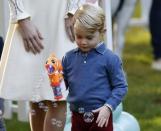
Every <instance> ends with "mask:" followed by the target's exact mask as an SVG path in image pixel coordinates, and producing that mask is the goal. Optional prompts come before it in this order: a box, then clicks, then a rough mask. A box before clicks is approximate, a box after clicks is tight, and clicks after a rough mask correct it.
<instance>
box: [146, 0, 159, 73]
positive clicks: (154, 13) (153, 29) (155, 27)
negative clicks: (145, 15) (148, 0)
mask: <svg viewBox="0 0 161 131" xmlns="http://www.w3.org/2000/svg"><path fill="white" fill-rule="evenodd" d="M149 26H150V33H151V44H152V47H153V55H154V61H153V63H152V68H153V69H155V70H158V71H161V0H153V1H152V7H151V10H150V19H149Z"/></svg>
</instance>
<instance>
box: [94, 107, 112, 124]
mask: <svg viewBox="0 0 161 131" xmlns="http://www.w3.org/2000/svg"><path fill="white" fill-rule="evenodd" d="M93 112H94V113H96V112H99V114H98V117H97V120H96V123H98V127H103V126H104V125H105V127H107V125H108V120H109V117H110V114H111V110H110V109H109V108H108V107H107V106H102V107H100V108H98V109H96V110H93Z"/></svg>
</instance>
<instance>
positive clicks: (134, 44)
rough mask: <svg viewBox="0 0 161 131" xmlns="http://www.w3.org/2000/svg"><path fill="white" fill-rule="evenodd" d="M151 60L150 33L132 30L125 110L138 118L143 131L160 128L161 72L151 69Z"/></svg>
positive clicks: (126, 63) (127, 51)
mask: <svg viewBox="0 0 161 131" xmlns="http://www.w3.org/2000/svg"><path fill="white" fill-rule="evenodd" d="M152 58H153V56H152V48H151V44H150V35H149V33H148V31H147V30H145V29H139V28H132V29H130V30H129V31H128V32H127V35H126V46H125V49H124V55H123V61H124V68H125V70H126V73H127V76H128V84H129V92H128V95H127V97H126V99H125V101H124V110H126V111H127V112H129V113H131V114H133V115H134V116H135V117H136V118H137V119H138V121H139V123H140V127H141V131H160V129H161V123H160V122H161V115H160V114H161V110H160V109H161V72H158V71H154V70H152V69H151V62H152Z"/></svg>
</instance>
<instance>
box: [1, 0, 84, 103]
mask: <svg viewBox="0 0 161 131" xmlns="http://www.w3.org/2000/svg"><path fill="white" fill-rule="evenodd" d="M67 2H68V4H67ZM81 2H83V0H82V1H81V0H73V1H72V0H71V1H67V0H9V3H10V9H11V23H10V25H9V29H8V33H7V37H6V41H5V46H4V49H3V53H2V58H1V63H0V97H2V98H5V99H10V100H30V101H41V100H54V96H53V92H52V89H51V87H50V83H49V79H48V76H47V72H46V70H45V67H44V64H45V62H46V59H47V58H48V56H49V55H50V54H51V53H52V52H54V53H55V54H56V56H57V57H58V58H60V59H61V58H62V56H63V55H64V54H65V52H66V51H68V50H70V49H72V48H74V46H75V45H74V44H73V43H71V42H70V41H69V39H68V38H67V36H66V33H65V28H64V16H65V13H66V9H68V10H71V11H73V10H75V9H76V8H78V7H77V6H78V5H79V4H80V3H81ZM78 3H79V4H78ZM67 5H68V6H67ZM29 16H30V17H31V20H32V21H33V23H34V24H35V25H36V26H37V27H38V29H39V31H40V32H41V33H42V35H43V38H44V40H43V44H44V47H45V48H44V50H43V51H42V52H41V53H40V54H39V55H33V54H32V53H27V52H26V51H25V49H24V46H23V40H22V37H21V35H20V33H19V31H18V26H17V24H16V22H17V20H20V19H24V18H27V17H29ZM62 91H63V96H64V97H63V99H62V100H65V99H66V95H67V91H66V89H65V86H64V83H63V84H62Z"/></svg>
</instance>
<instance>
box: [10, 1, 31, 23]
mask: <svg viewBox="0 0 161 131" xmlns="http://www.w3.org/2000/svg"><path fill="white" fill-rule="evenodd" d="M8 2H9V7H10V18H11V22H12V23H16V22H17V21H18V20H21V19H25V18H29V17H30V15H29V14H28V13H27V12H26V11H25V9H24V6H23V3H22V0H8Z"/></svg>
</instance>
